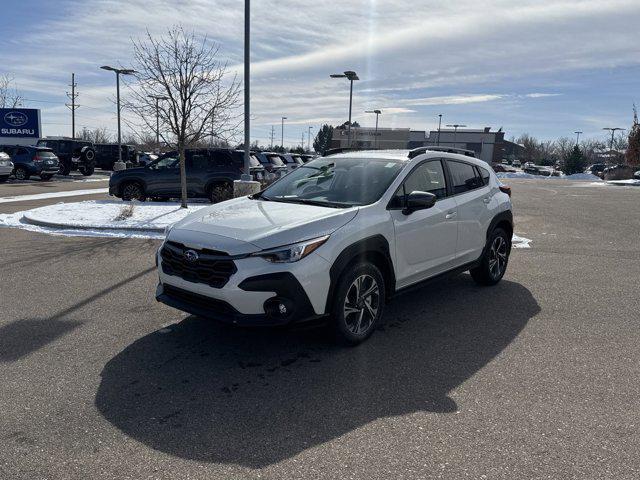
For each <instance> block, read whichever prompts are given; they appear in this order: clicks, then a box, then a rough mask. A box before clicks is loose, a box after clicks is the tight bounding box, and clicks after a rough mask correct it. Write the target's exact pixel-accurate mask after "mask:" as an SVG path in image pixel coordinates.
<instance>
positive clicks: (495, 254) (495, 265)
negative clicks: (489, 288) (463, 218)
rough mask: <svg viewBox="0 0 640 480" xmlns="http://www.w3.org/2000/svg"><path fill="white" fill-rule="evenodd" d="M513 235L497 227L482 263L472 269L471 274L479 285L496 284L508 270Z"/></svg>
mask: <svg viewBox="0 0 640 480" xmlns="http://www.w3.org/2000/svg"><path fill="white" fill-rule="evenodd" d="M510 253H511V237H510V236H509V234H508V233H507V232H506V231H504V230H503V229H502V228H496V229H495V230H494V231H493V232H491V235H490V236H489V240H488V241H487V246H486V248H485V252H484V254H483V255H482V259H481V260H480V265H478V266H477V267H476V268H472V269H471V270H470V273H471V276H472V277H473V279H474V280H475V281H476V283H478V284H479V285H495V284H496V283H498V282H499V281H500V280H501V279H502V277H503V276H504V273H505V272H506V271H507V264H508V263H509V254H510Z"/></svg>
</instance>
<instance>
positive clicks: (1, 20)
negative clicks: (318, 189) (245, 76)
mask: <svg viewBox="0 0 640 480" xmlns="http://www.w3.org/2000/svg"><path fill="white" fill-rule="evenodd" d="M0 8H1V10H0V11H1V12H2V14H1V15H0V31H2V32H3V38H4V41H3V42H2V46H1V47H0V65H2V67H1V68H0V73H10V74H12V75H13V76H14V77H15V79H16V84H17V86H18V88H19V89H20V91H21V93H22V94H23V96H24V97H25V98H26V99H28V100H26V101H25V102H24V103H25V106H29V107H38V108H41V109H42V110H43V114H42V119H43V129H44V133H45V134H46V135H56V134H69V133H70V123H71V122H70V114H69V112H68V110H67V109H66V107H64V102H65V101H66V97H65V91H67V90H68V87H67V84H68V83H69V80H70V79H69V77H70V74H71V72H75V73H76V79H77V82H78V90H79V93H80V97H79V99H78V102H79V103H80V104H81V105H82V106H81V107H80V109H79V110H78V112H77V116H78V117H77V125H78V126H79V128H82V126H87V127H89V128H95V127H106V128H108V129H109V130H110V131H115V129H116V124H115V115H114V114H113V112H114V105H113V97H114V90H115V88H114V79H113V75H112V74H111V75H110V74H109V73H108V72H104V71H102V70H99V69H98V66H99V65H104V64H116V65H117V64H120V65H123V66H127V65H128V64H129V62H130V61H131V38H132V37H134V38H135V37H139V36H141V35H143V34H144V32H145V29H147V28H148V29H149V30H150V31H151V33H152V34H161V33H162V32H163V30H165V29H166V27H167V26H170V25H172V24H181V25H183V26H184V27H185V28H186V29H192V30H194V31H195V32H196V33H198V34H202V35H204V34H207V35H208V36H209V37H210V38H212V39H214V40H216V41H217V42H219V43H220V45H221V52H222V54H223V55H224V56H225V57H226V58H228V60H229V64H230V67H231V69H232V70H233V71H238V72H240V64H241V60H242V18H243V17H242V15H243V8H242V2H240V1H238V0H191V1H189V0H180V1H176V0H172V1H168V0H129V1H118V0H83V1H71V0H55V1H54V0H3V2H2V4H1V7H0ZM638 24H640V2H639V1H638V0H608V1H606V2H602V1H601V0H598V1H595V0H553V1H549V0H519V1H518V2H514V1H513V0H485V1H483V2H478V1H476V0H458V1H456V2H447V1H443V0H423V1H421V2H415V1H399V0H387V1H375V0H369V1H358V0H351V1H350V2H339V3H335V2H332V3H330V4H329V5H327V4H325V3H324V2H309V3H308V4H306V5H305V2H300V1H297V2H296V1H291V0H279V1H276V0H261V1H254V2H253V15H252V29H253V30H252V33H253V44H252V61H253V65H252V70H253V77H252V82H253V83H252V116H253V117H254V120H253V128H252V138H253V139H254V140H255V139H257V140H259V141H260V142H261V143H265V144H266V143H267V142H268V137H269V132H270V130H271V126H272V125H274V126H276V139H279V132H280V130H279V125H280V117H281V116H286V117H288V120H287V126H286V132H285V144H287V145H294V144H296V143H299V142H300V136H301V134H302V133H303V132H306V131H307V126H309V125H311V126H313V127H314V129H315V130H317V128H318V127H319V126H320V125H321V124H322V123H325V122H328V123H333V124H337V123H339V122H343V121H345V120H346V115H347V105H348V88H347V87H348V86H347V83H346V81H345V82H343V81H340V80H332V79H330V78H329V74H330V73H335V72H340V71H343V70H347V69H352V70H356V71H357V72H358V74H359V75H360V77H361V79H362V80H361V81H359V82H357V83H356V85H355V91H354V118H355V119H356V120H358V121H359V122H360V123H361V124H363V125H372V124H373V123H374V117H373V116H370V115H367V114H365V113H364V110H370V109H373V108H380V109H382V110H383V114H382V116H381V117H380V124H381V126H384V127H411V128H413V129H431V128H435V126H436V123H437V115H438V114H439V113H442V114H443V115H444V122H445V123H463V124H466V125H468V126H470V127H484V126H492V127H494V128H498V127H503V128H504V130H505V131H506V132H507V135H508V136H518V135H520V134H522V133H525V132H526V133H530V134H532V135H535V136H538V137H540V138H543V139H553V138H557V137H559V136H573V132H574V131H576V130H582V131H584V132H585V135H586V136H588V137H593V138H599V139H600V138H604V137H605V135H604V134H603V132H602V130H601V129H602V127H606V126H622V127H628V126H629V125H630V123H631V120H632V104H633V103H634V102H638V103H640V98H638V97H640V89H639V87H640V29H638V28H637V25H638Z"/></svg>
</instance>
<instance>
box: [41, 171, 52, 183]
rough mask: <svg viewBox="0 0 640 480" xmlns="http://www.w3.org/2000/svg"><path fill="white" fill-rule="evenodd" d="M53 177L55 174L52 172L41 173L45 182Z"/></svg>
mask: <svg viewBox="0 0 640 480" xmlns="http://www.w3.org/2000/svg"><path fill="white" fill-rule="evenodd" d="M52 178H53V175H51V174H50V173H47V174H42V175H40V180H42V181H43V182H48V181H49V180H51V179H52Z"/></svg>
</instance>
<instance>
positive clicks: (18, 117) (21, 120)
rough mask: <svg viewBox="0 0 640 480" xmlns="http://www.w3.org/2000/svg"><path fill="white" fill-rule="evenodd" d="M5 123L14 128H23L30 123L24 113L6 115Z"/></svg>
mask: <svg viewBox="0 0 640 480" xmlns="http://www.w3.org/2000/svg"><path fill="white" fill-rule="evenodd" d="M4 121H5V122H6V123H7V124H8V125H11V126H12V127H21V126H23V125H24V124H26V123H27V122H28V121H29V117H27V116H26V115H25V114H24V113H22V112H9V113H6V114H5V115H4Z"/></svg>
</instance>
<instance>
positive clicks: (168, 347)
mask: <svg viewBox="0 0 640 480" xmlns="http://www.w3.org/2000/svg"><path fill="white" fill-rule="evenodd" d="M508 183H509V184H510V185H511V186H512V188H513V192H514V193H513V201H514V210H515V222H516V232H517V233H518V234H519V235H521V236H524V237H527V238H530V239H531V240H532V244H531V248H530V249H519V250H514V251H513V253H512V256H511V260H510V265H509V268H508V270H507V274H506V276H505V279H504V281H502V282H501V283H500V284H499V285H497V286H495V287H491V288H480V287H477V286H475V284H474V283H473V282H472V280H471V279H470V277H469V275H467V274H465V275H462V276H459V277H456V278H453V279H451V280H448V281H447V282H445V283H442V284H438V285H434V286H430V287H428V288H426V289H423V290H418V291H414V292H412V293H407V294H405V295H403V296H400V297H397V298H396V299H395V300H394V302H393V303H391V304H390V305H389V307H388V309H387V311H386V324H385V325H384V326H383V327H381V329H380V330H379V331H378V332H376V333H375V335H374V336H373V337H372V338H371V339H370V340H369V341H368V342H366V343H365V344H363V345H361V346H359V347H357V348H343V347H338V346H335V345H334V344H332V343H331V341H330V339H329V338H328V337H327V336H326V335H325V334H324V332H323V330H322V329H318V328H305V329H301V328H298V329H293V330H291V329H289V330H241V329H233V328H229V327H224V326H220V325H217V324H214V323H211V322H207V321H205V320H201V319H198V318H194V317H188V316H186V315H184V314H182V313H180V312H178V311H175V310H172V309H170V308H169V307H166V306H163V305H160V304H158V303H156V302H155V300H154V291H155V285H156V279H157V277H156V275H155V272H154V264H153V254H154V252H155V249H156V248H157V245H158V242H156V241H151V240H133V239H109V238H79V237H73V238H70V237H59V236H51V235H44V234H39V233H34V232H28V231H23V230H13V229H11V230H10V229H0V244H1V245H2V248H1V249H0V271H1V272H2V275H1V282H0V285H1V287H0V312H1V314H0V412H2V414H1V415H0V436H1V440H0V478H2V479H29V480H33V479H76V478H77V479H86V478H91V479H103V478H104V479H124V478H135V479H141V478H172V479H183V478H193V479H230V478H234V479H235V478H270V479H282V478H287V479H291V478H331V479H336V478H341V479H342V478H357V479H378V478H379V479H390V478H393V479H405V478H406V479H414V478H448V479H460V478H487V479H493V478H499V479H510V480H512V479H529V478H553V479H568V478H576V479H584V478H589V479H592V478H593V479H596V478H598V479H599V478H611V479H637V478H640V401H639V400H638V399H639V398H640V382H639V381H638V379H639V378H640V348H638V345H640V328H639V324H638V319H639V318H640V295H639V288H638V286H639V285H640V242H639V241H638V233H639V232H640V208H638V206H639V205H640V188H635V189H634V188H627V187H589V186H577V185H578V184H576V183H572V182H568V181H563V180H510V181H509V182H508ZM51 185H53V186H52V187H40V188H49V189H50V188H56V189H70V188H69V185H66V186H64V187H60V186H56V185H55V184H53V183H52V184H51ZM73 185H74V186H73V188H76V184H73ZM80 185H82V188H93V187H95V188H104V186H105V185H103V184H100V183H97V184H96V185H93V186H92V187H88V185H87V184H80ZM10 188H12V187H10V186H0V197H5V196H10V195H23V194H31V193H32V189H33V188H38V187H34V186H32V185H30V186H28V188H27V186H25V187H21V188H22V190H20V193H14V191H8V190H9V189H10ZM78 188H80V187H78ZM25 189H26V190H25ZM14 190H16V189H15V188H14ZM103 196H104V194H96V195H95V196H94V195H90V196H83V197H78V198H75V197H66V198H63V199H59V198H58V199H56V198H51V199H44V200H32V201H28V202H14V203H0V213H9V212H15V211H18V210H21V209H27V208H33V207H35V206H41V205H45V204H48V203H55V202H58V201H65V202H69V201H76V200H85V199H93V198H101V197H103Z"/></svg>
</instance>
